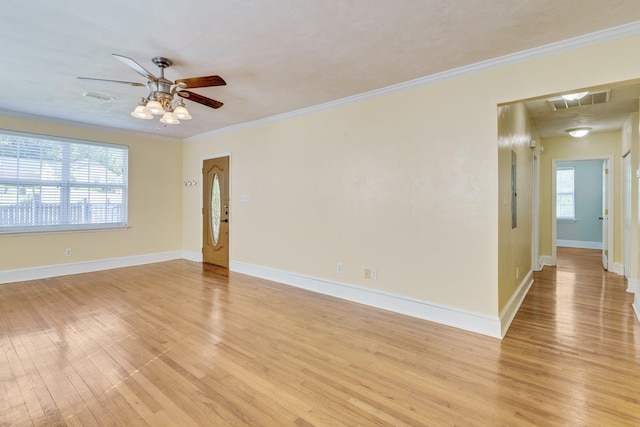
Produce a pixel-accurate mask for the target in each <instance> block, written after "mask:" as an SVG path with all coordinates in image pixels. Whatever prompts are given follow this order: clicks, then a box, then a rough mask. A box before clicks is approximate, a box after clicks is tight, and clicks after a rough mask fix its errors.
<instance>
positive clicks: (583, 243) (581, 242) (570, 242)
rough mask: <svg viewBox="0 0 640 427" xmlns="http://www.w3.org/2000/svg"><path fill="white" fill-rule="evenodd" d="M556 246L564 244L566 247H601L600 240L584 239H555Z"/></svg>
mask: <svg viewBox="0 0 640 427" xmlns="http://www.w3.org/2000/svg"><path fill="white" fill-rule="evenodd" d="M556 245H557V246H564V247H567V248H582V249H602V242H587V241H584V240H560V239H558V240H556Z"/></svg>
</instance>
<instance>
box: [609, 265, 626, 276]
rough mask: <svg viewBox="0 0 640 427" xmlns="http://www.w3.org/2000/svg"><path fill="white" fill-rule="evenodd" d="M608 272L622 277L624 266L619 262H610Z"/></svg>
mask: <svg viewBox="0 0 640 427" xmlns="http://www.w3.org/2000/svg"><path fill="white" fill-rule="evenodd" d="M608 271H609V272H610V273H615V274H617V275H619V276H624V264H622V263H621V262H610V263H609V270H608Z"/></svg>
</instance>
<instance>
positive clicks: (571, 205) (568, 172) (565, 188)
mask: <svg viewBox="0 0 640 427" xmlns="http://www.w3.org/2000/svg"><path fill="white" fill-rule="evenodd" d="M574 176H575V170H574V168H558V169H557V170H556V218H557V219H568V220H575V218H576V208H575V178H574Z"/></svg>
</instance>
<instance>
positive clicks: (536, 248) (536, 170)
mask: <svg viewBox="0 0 640 427" xmlns="http://www.w3.org/2000/svg"><path fill="white" fill-rule="evenodd" d="M531 143H532V141H530V142H529V145H531ZM531 232H532V233H533V236H532V237H531V264H532V269H533V270H534V271H540V270H542V266H541V265H540V262H539V261H540V157H539V155H538V154H536V153H535V151H534V153H533V227H532V230H531Z"/></svg>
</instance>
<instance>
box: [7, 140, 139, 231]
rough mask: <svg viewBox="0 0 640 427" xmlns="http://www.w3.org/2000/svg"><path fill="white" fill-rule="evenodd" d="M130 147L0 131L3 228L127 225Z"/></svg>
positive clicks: (59, 228) (61, 228) (43, 228)
mask: <svg viewBox="0 0 640 427" xmlns="http://www.w3.org/2000/svg"><path fill="white" fill-rule="evenodd" d="M127 166H128V147H127V146H125V145H114V144H101V143H96V142H90V141H80V140H72V139H63V138H57V137H51V136H43V135H33V134H25V133H17V132H10V131H4V130H0V233H16V232H32V231H58V230H76V229H94V228H116V227H125V226H126V225H127V173H128V171H127Z"/></svg>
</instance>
